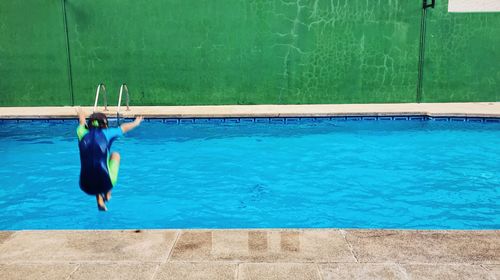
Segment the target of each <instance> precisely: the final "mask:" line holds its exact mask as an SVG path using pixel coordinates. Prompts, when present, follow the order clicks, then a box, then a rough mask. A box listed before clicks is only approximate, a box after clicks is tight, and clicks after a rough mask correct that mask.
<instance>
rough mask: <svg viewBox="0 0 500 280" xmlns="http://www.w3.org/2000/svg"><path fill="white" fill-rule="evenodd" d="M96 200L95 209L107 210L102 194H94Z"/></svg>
mask: <svg viewBox="0 0 500 280" xmlns="http://www.w3.org/2000/svg"><path fill="white" fill-rule="evenodd" d="M95 198H96V200H97V209H99V211H108V208H106V204H105V203H104V198H103V197H102V195H100V194H98V195H96V196H95Z"/></svg>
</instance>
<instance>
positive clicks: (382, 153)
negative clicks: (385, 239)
mask: <svg viewBox="0 0 500 280" xmlns="http://www.w3.org/2000/svg"><path fill="white" fill-rule="evenodd" d="M362 119H363V118H362V117H351V118H339V119H333V120H330V119H329V118H317V119H315V118H302V119H301V118H290V119H280V118H276V119H265V118H263V119H251V118H243V119H196V120H195V119H188V120H180V121H179V120H176V119H166V120H162V119H160V120H150V121H148V122H145V123H143V124H142V125H141V127H139V128H138V129H137V130H135V131H132V132H131V133H130V134H129V135H127V136H126V137H124V138H122V139H121V140H118V141H116V142H115V144H114V145H113V148H114V150H116V151H119V152H120V153H121V155H122V165H121V168H120V174H119V180H118V186H117V187H116V188H115V189H114V192H113V199H112V200H111V201H110V203H109V204H108V209H109V211H108V212H106V213H102V212H98V211H97V209H96V205H95V199H94V198H92V197H90V196H87V195H85V194H84V193H83V192H81V191H80V189H79V186H78V174H79V168H80V166H79V164H80V163H79V156H78V146H77V139H76V134H75V128H76V120H69V121H68V120H65V121H62V120H60V121H58V120H54V121H47V120H37V121H19V122H18V121H0V161H1V163H2V168H0V178H1V181H0V230H19V229H118V228H119V229H131V228H132V229H133V228H296V227H300V228H325V227H328V228H330V227H333V228H401V229H500V206H499V205H500V204H499V203H498V201H499V200H500V175H499V174H500V172H499V171H500V170H499V169H500V123H498V119H496V120H495V119H492V120H490V121H486V120H482V119H477V120H474V119H470V120H468V121H465V120H466V119H460V118H456V119H454V118H446V119H444V118H443V119H439V118H437V119H434V120H432V121H429V120H425V118H424V117H419V116H416V117H414V118H410V119H412V120H408V119H409V118H408V117H402V118H400V120H401V121H398V118H397V117H391V118H386V120H387V121H384V118H383V117H381V118H377V117H373V118H370V117H365V118H364V120H362ZM403 120H405V121H403ZM440 120H441V121H440ZM462 120H463V121H462Z"/></svg>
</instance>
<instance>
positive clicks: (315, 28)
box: [0, 0, 500, 106]
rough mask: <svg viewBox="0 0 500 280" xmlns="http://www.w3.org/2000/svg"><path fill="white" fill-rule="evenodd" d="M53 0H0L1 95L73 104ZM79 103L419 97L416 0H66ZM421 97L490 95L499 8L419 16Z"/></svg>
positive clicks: (493, 93)
mask: <svg viewBox="0 0 500 280" xmlns="http://www.w3.org/2000/svg"><path fill="white" fill-rule="evenodd" d="M62 11H63V9H62V0H23V1H0V106H20V105H71V92H70V90H69V85H70V83H69V74H68V56H67V49H66V37H65V36H66V34H65V30H64V25H63V13H62ZM66 14H67V21H68V38H69V47H70V53H71V57H70V60H71V73H72V75H71V76H72V83H73V92H74V100H75V104H76V105H90V104H92V103H93V99H94V94H95V87H96V85H97V84H98V83H100V82H104V83H105V84H106V86H107V89H108V94H109V97H108V100H109V102H110V104H116V102H117V93H118V88H119V86H120V84H121V83H122V82H126V83H127V84H128V85H129V89H130V93H131V104H132V105H194V104H306V103H385V102H415V101H416V88H417V79H418V55H419V36H420V20H421V1H419V0H416V1H406V0H382V1H366V0H183V1H180V0H135V1H132V0H106V1H98V0H87V1H81V0H66ZM427 23H428V27H427V28H428V34H427V45H426V59H425V63H426V64H425V74H424V77H425V79H424V93H423V101H424V102H435V101H444V102H448V101H496V100H499V98H498V91H499V90H498V89H499V88H500V84H499V83H500V72H499V70H498V69H499V68H498V67H495V66H496V65H495V61H496V62H498V61H500V50H499V49H497V48H496V46H498V45H500V44H499V43H500V42H499V41H500V36H494V34H499V33H500V24H499V23H500V13H497V14H493V13H492V14H448V13H447V1H439V0H438V7H437V8H436V9H435V10H430V11H429V13H428V21H427Z"/></svg>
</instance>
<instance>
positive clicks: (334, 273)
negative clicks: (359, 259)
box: [319, 263, 407, 280]
mask: <svg viewBox="0 0 500 280" xmlns="http://www.w3.org/2000/svg"><path fill="white" fill-rule="evenodd" d="M319 268H320V271H321V274H322V277H323V280H344V279H372V280H377V279H380V280H396V279H403V280H405V279H407V276H406V273H405V271H404V270H402V268H401V267H400V266H399V265H397V264H372V263H342V264H340V263H336V264H323V265H320V266H319Z"/></svg>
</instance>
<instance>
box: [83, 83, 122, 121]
mask: <svg viewBox="0 0 500 280" xmlns="http://www.w3.org/2000/svg"><path fill="white" fill-rule="evenodd" d="M101 90H102V92H103V98H104V111H108V100H107V96H106V95H107V94H106V86H105V85H104V84H103V83H100V84H99V85H97V90H96V93H95V102H94V109H93V111H92V112H95V110H96V109H97V103H98V101H99V94H100V92H101ZM124 91H125V104H126V106H127V111H130V106H129V103H130V95H129V93H128V87H127V84H126V83H123V84H122V85H121V86H120V93H119V95H118V108H117V110H116V119H117V120H118V123H119V122H120V108H121V105H122V95H123V92H124Z"/></svg>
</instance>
